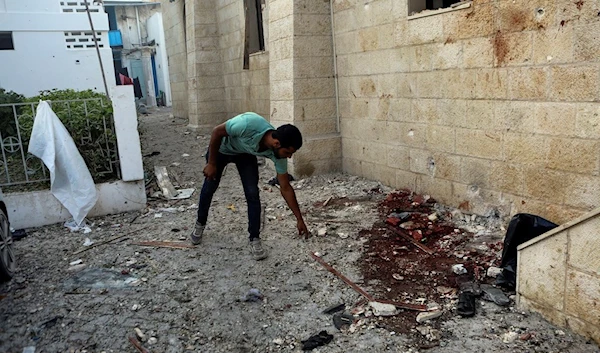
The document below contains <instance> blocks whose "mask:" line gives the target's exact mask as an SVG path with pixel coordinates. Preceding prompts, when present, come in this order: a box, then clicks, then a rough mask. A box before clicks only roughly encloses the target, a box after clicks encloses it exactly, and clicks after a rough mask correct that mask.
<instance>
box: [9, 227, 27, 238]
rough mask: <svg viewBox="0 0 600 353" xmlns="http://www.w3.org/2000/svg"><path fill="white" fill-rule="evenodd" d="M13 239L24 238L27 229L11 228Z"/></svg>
mask: <svg viewBox="0 0 600 353" xmlns="http://www.w3.org/2000/svg"><path fill="white" fill-rule="evenodd" d="M10 234H11V235H12V238H13V240H15V241H17V240H21V239H23V238H25V237H26V236H27V231H26V230H25V229H16V230H14V229H12V228H11V233H10Z"/></svg>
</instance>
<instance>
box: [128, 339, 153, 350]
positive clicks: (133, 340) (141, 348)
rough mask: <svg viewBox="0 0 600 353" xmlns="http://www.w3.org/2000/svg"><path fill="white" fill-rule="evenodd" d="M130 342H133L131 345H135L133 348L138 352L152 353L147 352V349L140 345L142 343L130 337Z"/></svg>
mask: <svg viewBox="0 0 600 353" xmlns="http://www.w3.org/2000/svg"><path fill="white" fill-rule="evenodd" d="M129 342H131V344H133V346H134V347H135V349H137V350H138V352H140V353H150V351H149V350H147V349H146V348H144V347H142V345H141V344H140V342H138V340H137V339H136V338H135V337H133V336H129Z"/></svg>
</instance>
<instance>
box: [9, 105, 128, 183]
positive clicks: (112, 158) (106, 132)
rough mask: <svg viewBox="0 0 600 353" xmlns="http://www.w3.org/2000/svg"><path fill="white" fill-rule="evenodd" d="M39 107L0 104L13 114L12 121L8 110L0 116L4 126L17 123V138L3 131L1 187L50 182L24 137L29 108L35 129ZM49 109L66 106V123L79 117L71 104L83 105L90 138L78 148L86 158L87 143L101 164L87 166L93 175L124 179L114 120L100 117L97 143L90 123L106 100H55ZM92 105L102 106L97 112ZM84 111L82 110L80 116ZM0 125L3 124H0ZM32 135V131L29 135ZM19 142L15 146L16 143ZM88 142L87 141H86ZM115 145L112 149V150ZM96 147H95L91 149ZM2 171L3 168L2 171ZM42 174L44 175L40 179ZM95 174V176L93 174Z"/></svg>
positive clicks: (103, 116)
mask: <svg viewBox="0 0 600 353" xmlns="http://www.w3.org/2000/svg"><path fill="white" fill-rule="evenodd" d="M38 104H39V103H9V104H0V109H2V108H10V110H12V112H11V113H12V114H10V115H12V119H10V118H9V119H8V120H7V119H6V118H7V117H8V109H6V110H5V111H4V114H5V116H0V117H1V118H2V120H4V122H3V123H2V125H1V126H9V128H10V125H11V121H10V120H12V123H14V130H15V132H16V136H14V133H15V132H13V133H12V134H11V133H9V132H10V129H8V130H7V131H0V149H1V150H2V163H3V166H0V186H11V185H21V184H34V183H41V182H47V181H48V180H49V173H48V172H47V169H46V167H45V166H44V164H43V162H42V161H41V160H39V159H38V158H36V157H35V156H32V155H30V154H28V153H27V151H26V148H27V147H28V145H29V141H28V140H27V139H28V136H27V135H25V136H24V135H23V129H24V128H25V127H24V126H23V125H22V123H23V121H21V120H26V119H24V118H26V117H28V114H27V110H28V109H27V108H31V117H30V119H31V120H30V122H31V126H30V127H32V126H33V120H34V119H35V115H36V111H35V109H36V105H38ZM49 104H50V106H51V107H52V105H53V104H55V105H57V104H65V106H66V112H67V114H68V116H67V119H70V118H72V117H74V116H76V115H73V114H75V112H76V111H77V109H74V108H73V107H72V106H71V104H80V105H81V104H82V105H83V107H82V108H83V109H82V110H83V113H84V116H85V119H86V121H85V125H86V126H87V131H86V134H87V136H83V137H82V138H81V139H80V140H81V143H80V144H79V146H78V148H79V150H80V153H82V155H84V151H83V150H84V149H85V147H84V146H85V145H86V142H87V145H89V148H90V149H93V150H94V151H96V153H99V154H100V156H103V157H104V158H101V159H102V161H100V162H96V164H98V165H89V163H90V162H91V161H89V162H88V168H94V172H95V174H96V175H101V176H107V175H108V176H110V175H111V174H112V175H113V176H115V177H116V178H119V179H120V178H121V173H120V169H119V157H118V149H117V141H116V134H115V126H114V117H113V116H112V114H110V115H108V116H106V115H101V116H99V117H101V120H102V122H101V124H102V125H101V127H100V121H98V122H97V123H95V124H94V125H93V127H96V128H101V129H103V130H101V132H100V134H99V135H98V134H97V133H96V135H97V137H96V140H95V141H94V135H92V124H91V122H90V120H91V119H90V116H91V114H93V113H97V114H100V112H102V111H103V110H104V108H105V102H104V98H87V99H73V100H56V101H49ZM90 104H91V105H92V107H93V105H94V104H98V105H99V106H100V110H99V111H96V109H95V108H91V107H90ZM22 108H26V109H25V111H22ZM80 113H81V110H79V114H80ZM0 122H1V121H0ZM28 132H29V133H30V132H31V131H28ZM15 140H16V142H15ZM86 140H87V141H86ZM111 145H112V148H111ZM92 146H93V147H92ZM17 152H19V154H20V159H21V161H20V163H19V161H18V158H14V154H15V153H17ZM37 163H39V166H40V168H36V164H37ZM16 164H22V171H21V170H20V168H21V167H16ZM2 167H3V168H2ZM39 172H41V175H39ZM2 173H5V174H6V176H5V177H3V176H2ZM92 174H94V173H92Z"/></svg>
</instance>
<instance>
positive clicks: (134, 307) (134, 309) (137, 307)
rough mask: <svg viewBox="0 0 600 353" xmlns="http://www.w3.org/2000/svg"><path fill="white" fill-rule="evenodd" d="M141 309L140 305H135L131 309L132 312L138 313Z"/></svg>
mask: <svg viewBox="0 0 600 353" xmlns="http://www.w3.org/2000/svg"><path fill="white" fill-rule="evenodd" d="M139 308H140V306H139V305H138V304H133V306H132V307H131V310H133V311H138V309H139Z"/></svg>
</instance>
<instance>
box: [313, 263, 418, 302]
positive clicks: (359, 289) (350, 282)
mask: <svg viewBox="0 0 600 353" xmlns="http://www.w3.org/2000/svg"><path fill="white" fill-rule="evenodd" d="M310 256H311V257H312V258H313V259H315V260H316V261H317V262H318V263H320V264H321V265H322V266H323V267H325V268H326V269H327V271H329V272H331V273H333V274H334V275H336V276H337V277H338V278H340V279H341V280H342V281H344V282H346V284H347V285H349V286H350V287H352V289H354V290H355V291H356V292H358V293H359V294H360V295H362V296H363V297H365V298H366V299H367V300H368V301H370V302H373V301H375V302H378V303H384V304H391V305H393V306H395V307H397V308H402V309H408V310H415V311H427V306H426V305H419V304H410V303H398V302H395V301H391V300H378V299H375V298H373V296H372V295H370V294H369V293H367V292H365V291H364V289H362V288H360V287H359V286H358V285H356V283H354V282H352V281H351V280H349V279H348V278H347V277H346V276H344V275H343V274H341V273H340V272H339V271H338V270H336V269H335V268H333V267H332V266H331V265H330V264H328V263H327V262H325V261H324V260H323V259H322V258H320V257H318V256H317V255H315V253H312V252H311V253H310Z"/></svg>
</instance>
